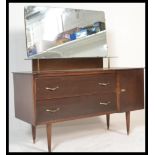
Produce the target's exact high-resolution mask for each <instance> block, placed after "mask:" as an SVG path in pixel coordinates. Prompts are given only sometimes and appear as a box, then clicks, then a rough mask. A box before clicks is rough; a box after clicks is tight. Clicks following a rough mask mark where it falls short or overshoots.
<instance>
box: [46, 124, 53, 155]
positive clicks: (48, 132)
mask: <svg viewBox="0 0 155 155" xmlns="http://www.w3.org/2000/svg"><path fill="white" fill-rule="evenodd" d="M51 130H52V124H51V123H50V124H46V131H47V143H48V152H51V133H52V131H51Z"/></svg>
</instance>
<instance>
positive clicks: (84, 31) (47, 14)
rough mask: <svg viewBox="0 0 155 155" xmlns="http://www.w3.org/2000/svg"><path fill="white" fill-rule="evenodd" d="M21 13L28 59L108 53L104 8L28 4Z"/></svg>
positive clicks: (97, 55) (93, 55)
mask: <svg viewBox="0 0 155 155" xmlns="http://www.w3.org/2000/svg"><path fill="white" fill-rule="evenodd" d="M24 15H25V29H26V43H27V56H28V57H29V58H72V57H73V58H74V57H105V56H107V42H106V31H105V30H106V29H105V16H104V12H103V11H90V10H79V9H67V8H51V7H39V6H27V7H25V8H24Z"/></svg>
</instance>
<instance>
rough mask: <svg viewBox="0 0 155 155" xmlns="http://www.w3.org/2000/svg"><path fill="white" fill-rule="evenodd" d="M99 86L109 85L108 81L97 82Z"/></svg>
mask: <svg viewBox="0 0 155 155" xmlns="http://www.w3.org/2000/svg"><path fill="white" fill-rule="evenodd" d="M98 84H99V85H100V86H107V85H109V84H110V83H109V82H107V83H98Z"/></svg>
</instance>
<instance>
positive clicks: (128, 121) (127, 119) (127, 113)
mask: <svg viewBox="0 0 155 155" xmlns="http://www.w3.org/2000/svg"><path fill="white" fill-rule="evenodd" d="M125 115H126V129H127V134H128V135H129V133H130V111H127V112H126V113H125Z"/></svg>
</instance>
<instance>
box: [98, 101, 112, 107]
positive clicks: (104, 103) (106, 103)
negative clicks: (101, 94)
mask: <svg viewBox="0 0 155 155" xmlns="http://www.w3.org/2000/svg"><path fill="white" fill-rule="evenodd" d="M110 103H111V102H110V101H108V102H100V104H101V105H105V106H107V105H108V104H110Z"/></svg>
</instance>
